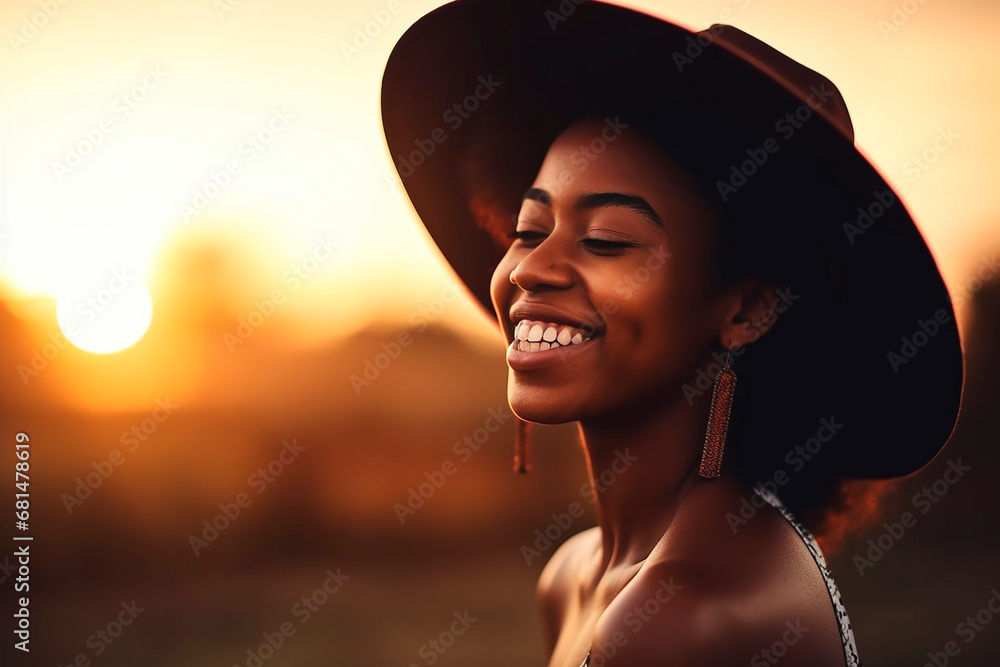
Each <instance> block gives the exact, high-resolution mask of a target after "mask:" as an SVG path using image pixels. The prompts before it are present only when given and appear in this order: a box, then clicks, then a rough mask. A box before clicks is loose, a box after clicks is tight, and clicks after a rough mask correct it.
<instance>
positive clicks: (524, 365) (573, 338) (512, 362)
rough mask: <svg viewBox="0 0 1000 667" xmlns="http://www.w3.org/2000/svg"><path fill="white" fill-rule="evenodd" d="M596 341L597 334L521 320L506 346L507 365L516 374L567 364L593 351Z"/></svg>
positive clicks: (571, 327)
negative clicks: (516, 372)
mask: <svg viewBox="0 0 1000 667" xmlns="http://www.w3.org/2000/svg"><path fill="white" fill-rule="evenodd" d="M595 338H598V336H597V335H596V334H593V333H592V332H588V331H586V330H584V329H581V328H579V327H573V326H569V325H564V324H555V323H553V322H540V321H535V320H521V321H520V322H518V323H517V325H516V326H515V327H514V340H513V341H511V344H510V345H509V346H508V347H507V365H508V366H510V368H511V369H512V370H515V371H528V370H535V369H539V368H544V367H546V366H551V365H554V364H557V363H566V361H568V360H569V359H570V358H572V357H574V356H576V355H577V354H579V353H580V352H583V351H585V350H586V349H588V348H590V347H591V345H593V342H592V341H594V339H595Z"/></svg>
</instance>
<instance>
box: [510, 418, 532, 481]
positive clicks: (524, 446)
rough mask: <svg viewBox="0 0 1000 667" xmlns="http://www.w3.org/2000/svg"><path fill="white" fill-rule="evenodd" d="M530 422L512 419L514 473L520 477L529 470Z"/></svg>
mask: <svg viewBox="0 0 1000 667" xmlns="http://www.w3.org/2000/svg"><path fill="white" fill-rule="evenodd" d="M530 454H531V422H526V421H524V420H523V419H521V418H520V417H516V416H515V417H514V472H519V473H521V474H522V475H523V474H525V473H527V472H528V471H529V470H531V461H530V460H529V455H530Z"/></svg>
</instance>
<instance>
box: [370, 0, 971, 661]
mask: <svg viewBox="0 0 1000 667" xmlns="http://www.w3.org/2000/svg"><path fill="white" fill-rule="evenodd" d="M382 108H383V125H384V128H385V133H386V138H387V142H388V144H389V148H390V151H391V153H392V154H393V158H394V160H395V162H396V166H397V169H398V170H399V172H400V175H401V176H402V178H403V183H404V185H405V187H406V190H407V193H408V195H409V196H410V199H411V201H412V202H413V204H414V207H415V208H416V210H417V212H418V213H419V215H420V217H421V219H422V220H423V222H424V224H425V225H426V227H427V228H428V230H429V232H430V233H431V235H432V237H433V238H434V240H435V242H436V243H437V244H438V246H439V248H441V250H442V252H443V253H444V255H445V256H446V258H447V259H448V260H449V262H450V263H451V264H452V266H453V267H454V268H455V270H456V271H457V272H458V274H459V275H460V276H461V277H462V279H463V280H464V282H465V284H466V285H467V286H468V287H469V288H470V290H471V291H472V292H473V293H474V294H475V295H476V296H477V298H478V299H479V300H480V302H481V303H482V304H483V305H484V307H486V308H488V309H489V310H491V311H492V312H493V313H494V314H495V316H496V318H497V321H498V323H499V325H500V328H501V330H502V331H503V333H504V335H505V337H506V342H507V345H508V350H507V362H508V365H509V367H510V373H509V381H508V398H509V401H510V405H511V408H512V410H513V411H514V413H515V414H516V415H517V416H518V417H519V418H520V419H522V420H524V422H525V423H532V422H533V423H564V422H570V421H573V422H577V423H578V424H579V431H580V437H581V444H582V446H583V449H584V452H585V455H586V459H587V464H588V468H589V474H590V479H591V483H592V485H593V487H594V490H595V497H596V498H597V502H596V511H597V518H598V523H599V525H598V526H597V527H595V528H594V529H591V530H588V531H584V532H583V533H580V534H579V535H576V536H574V537H572V538H570V539H569V540H567V541H566V542H565V543H564V544H563V545H562V546H561V547H560V548H559V549H558V551H557V552H556V553H555V554H554V555H553V557H552V559H551V560H550V561H549V563H548V564H547V565H546V567H545V569H544V571H543V573H542V576H541V578H540V580H539V586H538V591H539V596H540V600H541V603H542V611H543V617H544V620H545V623H546V630H547V634H548V639H549V646H548V648H549V650H550V657H549V662H548V664H549V665H550V667H576V665H580V664H581V661H582V664H584V665H588V664H589V665H595V666H596V665H609V666H614V665H626V666H628V667H641V666H642V665H733V664H746V663H747V662H749V663H750V664H751V665H766V664H774V663H775V662H777V661H778V660H780V661H781V663H782V664H783V665H789V666H790V665H838V666H839V665H845V664H846V665H857V664H859V660H858V655H857V647H856V646H855V643H854V639H853V633H852V631H851V627H850V623H849V621H848V619H847V614H846V612H845V611H844V609H843V607H842V606H841V605H840V600H839V594H838V592H837V589H836V586H835V584H834V583H833V579H832V577H831V576H830V573H829V572H828V570H827V569H826V566H825V562H824V560H823V557H822V554H821V553H820V550H819V547H818V545H817V543H816V541H815V540H814V539H813V538H812V536H811V535H810V534H809V533H808V532H807V531H806V530H805V529H804V528H803V527H802V526H801V525H800V524H799V523H798V521H797V519H796V517H798V518H799V519H802V520H805V521H806V522H807V523H808V524H809V525H810V526H812V527H814V528H818V529H820V530H826V531H828V532H829V531H832V530H834V528H835V527H834V526H832V525H831V523H830V517H831V516H835V515H836V510H837V508H838V503H839V502H840V501H841V500H842V499H843V495H842V493H841V491H842V490H843V489H844V488H845V487H844V485H843V481H844V480H845V479H846V478H853V477H856V478H890V477H894V476H899V475H904V474H908V473H910V472H912V471H914V470H916V469H918V468H919V467H921V466H922V465H924V464H926V463H927V462H928V461H929V460H930V459H931V458H933V456H934V455H935V454H936V453H937V452H938V451H939V449H940V448H941V447H942V446H943V444H944V443H945V441H946V440H947V438H948V436H949V435H950V433H951V431H952V428H953V426H954V423H955V419H956V416H957V411H958V405H959V399H960V394H961V383H962V359H961V349H960V346H959V342H958V334H957V329H956V326H955V320H954V315H953V312H952V310H951V306H950V301H949V300H948V295H947V292H946V290H945V288H944V285H943V283H942V281H941V277H940V275H939V273H938V271H937V268H936V266H935V264H934V261H933V258H932V257H931V256H930V254H929V252H928V250H927V248H926V246H925V244H924V242H923V239H922V238H921V237H920V234H919V232H918V231H917V229H916V227H915V226H914V224H913V221H912V220H911V218H910V216H909V214H908V213H907V212H906V211H905V208H904V207H903V205H902V204H901V203H900V202H899V201H898V199H897V197H896V195H895V193H894V192H893V191H892V188H891V187H889V186H888V185H887V184H886V183H885V181H884V180H883V179H882V178H881V176H879V175H878V173H877V172H876V171H875V170H874V168H872V167H871V165H869V164H868V162H867V161H866V160H865V159H864V157H863V156H861V155H860V154H859V153H858V152H857V150H856V149H855V148H854V146H853V131H852V129H851V123H850V117H849V115H848V114H847V110H846V106H845V105H844V102H843V99H842V97H841V96H840V93H839V91H837V89H836V87H834V86H833V84H832V83H830V82H829V81H827V80H826V79H824V78H823V77H822V76H820V75H818V74H816V73H815V72H812V71H811V70H808V69H806V68H805V67H803V66H801V65H799V64H798V63H796V62H794V61H792V60H791V59H789V58H787V57H786V56H784V55H782V54H780V53H778V52H777V51H774V50H773V49H771V48H770V47H768V46H767V45H765V44H763V43H761V42H759V41H757V40H755V39H754V38H752V37H750V36H749V35H746V34H745V33H742V32H740V31H738V30H736V29H735V28H732V27H728V26H712V28H711V29H709V30H708V31H704V32H702V33H697V34H694V33H691V32H689V31H687V30H685V29H683V28H680V27H678V26H675V25H672V24H670V23H668V22H665V21H662V20H659V19H656V18H653V17H650V16H647V15H645V14H641V13H638V12H632V11H629V10H626V9H623V8H619V7H614V6H610V5H604V4H601V3H593V2H586V3H583V4H581V5H577V4H575V3H562V4H561V5H558V6H554V5H549V4H547V3H541V2H527V1H522V2H513V3H510V2H505V3H499V2H488V1H486V0H464V1H461V2H456V3H452V4H450V5H447V6H445V7H443V8H441V9H438V10H436V11H435V12H432V13H431V14H429V15H428V16H426V17H424V18H423V19H421V20H420V21H419V22H418V23H417V24H416V25H414V26H413V27H411V28H410V29H409V30H408V31H407V33H406V34H405V35H404V36H403V37H402V38H401V39H400V41H399V43H398V44H397V46H396V48H395V50H394V51H393V54H392V56H391V57H390V59H389V63H388V65H387V67H386V73H385V77H384V81H383V99H382ZM921 332H922V337H921V336H920V335H918V334H921ZM737 374H738V375H739V382H738V385H737V383H736V375H737ZM912 415H918V416H919V417H918V418H914V417H913V416H912ZM526 435H527V430H526V429H521V432H520V436H521V439H520V442H519V447H518V451H517V459H516V465H517V467H519V468H520V469H521V470H526V469H527V465H526V461H525V457H526V455H527V448H526V441H525V439H526ZM623 460H627V461H628V462H629V463H630V465H629V466H628V467H627V470H626V469H625V468H622V467H621V465H620V462H621V461H623ZM609 471H611V472H612V473H614V474H613V475H611V477H610V479H612V480H613V483H603V481H602V483H600V484H599V483H598V481H599V480H605V479H606V478H607V477H606V473H608V472H609ZM779 497H780V499H779Z"/></svg>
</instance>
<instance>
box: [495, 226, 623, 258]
mask: <svg viewBox="0 0 1000 667" xmlns="http://www.w3.org/2000/svg"><path fill="white" fill-rule="evenodd" d="M546 236H547V234H546V233H545V232H539V231H535V230H533V229H524V230H516V231H513V232H511V233H509V234H507V237H508V238H511V239H514V240H515V241H520V242H521V243H522V244H524V245H528V246H535V245H538V243H540V242H541V241H542V239H544V238H545V237H546ZM580 244H581V245H582V246H584V247H585V248H587V249H588V250H591V251H593V252H597V253H601V254H610V253H614V252H621V251H623V250H627V249H628V248H634V247H636V246H638V245H639V244H638V243H634V242H632V241H622V240H618V239H609V238H601V237H595V236H588V237H585V238H583V239H581V240H580Z"/></svg>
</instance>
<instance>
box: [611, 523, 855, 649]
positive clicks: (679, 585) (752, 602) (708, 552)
mask: <svg viewBox="0 0 1000 667" xmlns="http://www.w3.org/2000/svg"><path fill="white" fill-rule="evenodd" d="M702 528H703V529H704V527H702ZM788 528H789V526H788V524H787V522H785V520H784V519H782V518H781V517H777V519H776V520H775V519H774V517H773V516H772V517H767V516H765V517H762V518H761V521H760V523H759V525H757V526H755V527H752V528H750V529H749V530H748V531H746V533H744V534H743V535H742V536H741V535H733V534H731V533H730V534H728V535H727V534H726V533H724V532H721V531H720V532H718V533H716V534H715V535H706V534H705V532H704V530H703V532H702V533H701V535H700V538H701V539H700V540H699V543H700V544H701V545H705V547H706V548H699V549H698V550H697V551H691V550H688V549H685V548H678V549H676V550H671V549H669V548H666V549H662V550H660V551H658V552H657V553H656V554H655V555H653V557H652V558H651V559H649V561H648V562H647V563H646V564H645V566H644V567H643V568H642V570H641V571H640V573H639V574H638V575H636V577H635V578H634V579H633V580H632V581H631V582H630V583H629V585H628V586H626V588H625V589H624V590H622V592H621V594H619V595H618V596H617V598H616V599H615V600H614V602H613V603H612V604H611V605H609V606H608V608H607V609H606V610H605V612H604V614H602V616H601V619H600V621H599V623H598V626H597V629H596V633H595V635H596V636H595V646H594V649H593V650H594V651H595V652H598V651H600V652H601V654H602V655H603V657H605V658H606V660H605V661H604V663H603V664H605V665H606V666H607V667H616V666H618V665H627V666H628V667H643V666H644V665H650V666H652V665H656V666H657V667H665V666H666V667H670V666H672V665H692V664H697V665H703V666H705V667H711V666H712V665H733V664H747V663H749V664H750V665H751V666H755V665H770V664H773V662H774V659H775V658H777V657H780V658H781V664H782V666H783V667H798V666H800V665H801V666H807V665H808V666H811V667H827V666H829V667H843V665H844V653H843V646H842V643H841V640H840V633H839V630H838V628H837V625H836V619H835V617H834V615H833V608H832V604H831V602H830V598H829V595H828V593H827V590H826V587H825V584H824V582H823V580H822V576H821V575H820V574H819V570H818V568H817V567H816V564H815V561H813V560H812V557H811V556H810V555H809V554H808V552H807V551H806V550H805V548H804V545H803V544H802V543H801V539H800V538H799V537H798V535H797V534H795V533H794V531H791V532H790V531H789V530H788ZM681 537H682V540H683V544H684V545H689V544H691V543H692V540H691V539H690V537H691V536H690V535H685V536H681Z"/></svg>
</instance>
